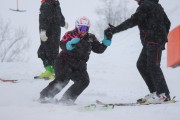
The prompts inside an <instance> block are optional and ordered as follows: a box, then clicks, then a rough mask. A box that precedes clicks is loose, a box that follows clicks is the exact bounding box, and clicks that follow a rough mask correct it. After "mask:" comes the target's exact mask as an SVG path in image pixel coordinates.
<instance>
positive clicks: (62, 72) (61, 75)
mask: <svg viewBox="0 0 180 120" xmlns="http://www.w3.org/2000/svg"><path fill="white" fill-rule="evenodd" d="M71 73H72V70H71V68H70V67H69V65H67V64H66V63H65V62H64V61H63V60H62V59H60V58H58V59H56V62H55V76H56V78H55V80H54V81H52V82H50V83H49V85H48V86H47V87H46V88H44V89H43V90H42V91H41V93H40V98H41V99H43V98H46V97H47V98H53V97H54V96H55V95H56V94H58V93H59V92H60V91H61V90H62V89H63V88H64V87H65V86H66V85H67V84H68V82H69V80H70V75H71Z"/></svg>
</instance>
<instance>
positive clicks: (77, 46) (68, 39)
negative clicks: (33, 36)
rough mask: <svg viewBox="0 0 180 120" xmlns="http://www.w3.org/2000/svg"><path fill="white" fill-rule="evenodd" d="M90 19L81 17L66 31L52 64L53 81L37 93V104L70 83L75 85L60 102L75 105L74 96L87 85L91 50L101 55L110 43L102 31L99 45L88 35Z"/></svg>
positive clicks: (95, 39) (94, 38)
mask: <svg viewBox="0 0 180 120" xmlns="http://www.w3.org/2000/svg"><path fill="white" fill-rule="evenodd" d="M89 28H90V20H89V19H88V18H87V17H81V18H79V19H77V20H76V22H75V29H74V30H72V31H69V32H67V33H66V34H65V35H64V37H63V38H62V40H61V43H60V47H61V49H62V51H61V52H60V54H59V55H58V57H57V59H56V61H55V80H54V81H52V82H50V83H49V85H48V86H47V87H46V88H44V89H43V90H42V91H41V93H40V101H47V100H48V99H49V98H53V97H54V96H55V95H56V94H58V93H59V92H60V91H61V90H62V89H63V88H64V87H65V86H66V85H67V84H68V83H69V81H70V79H71V80H72V81H73V82H74V84H73V85H72V86H71V87H70V88H69V89H68V90H67V91H66V92H65V93H64V95H63V96H62V98H61V99H60V102H61V103H64V104H68V105H71V104H74V102H75V100H76V99H77V97H78V96H79V95H80V94H81V93H82V92H83V91H84V89H85V88H86V87H87V86H88V85H89V75H88V73H87V63H86V62H87V61H88V59H89V55H90V53H91V51H93V52H95V53H103V52H104V51H105V50H106V48H107V47H108V46H110V44H111V38H112V35H111V34H110V35H109V34H108V33H107V32H106V31H105V35H104V39H103V41H102V43H100V42H99V41H98V40H97V38H96V37H95V35H93V34H91V33H89Z"/></svg>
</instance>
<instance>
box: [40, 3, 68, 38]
mask: <svg viewBox="0 0 180 120" xmlns="http://www.w3.org/2000/svg"><path fill="white" fill-rule="evenodd" d="M64 25H65V18H64V16H63V14H62V13H61V8H60V3H59V1H57V0H46V1H45V2H43V3H42V4H41V7H40V14H39V29H40V30H46V32H47V33H46V35H47V37H48V38H49V39H56V38H57V37H59V36H60V33H61V29H60V27H64Z"/></svg>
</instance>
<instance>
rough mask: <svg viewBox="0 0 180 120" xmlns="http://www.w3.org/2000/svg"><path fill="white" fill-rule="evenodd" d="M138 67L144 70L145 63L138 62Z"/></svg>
mask: <svg viewBox="0 0 180 120" xmlns="http://www.w3.org/2000/svg"><path fill="white" fill-rule="evenodd" d="M136 67H137V69H138V70H139V71H142V70H144V68H145V65H144V64H143V63H142V62H139V61H138V62H137V63H136Z"/></svg>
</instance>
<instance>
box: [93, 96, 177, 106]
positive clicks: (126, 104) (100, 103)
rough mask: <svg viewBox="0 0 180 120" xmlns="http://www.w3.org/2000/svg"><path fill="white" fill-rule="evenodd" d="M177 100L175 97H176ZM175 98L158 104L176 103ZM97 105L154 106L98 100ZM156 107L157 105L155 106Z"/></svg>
mask: <svg viewBox="0 0 180 120" xmlns="http://www.w3.org/2000/svg"><path fill="white" fill-rule="evenodd" d="M174 98H175V97H174ZM174 98H173V99H172V100H170V101H167V102H162V103H158V104H170V103H176V102H177V101H175V100H174ZM96 104H98V105H114V107H115V106H140V105H152V103H146V102H145V103H104V102H102V101H100V100H96ZM153 105H156V104H153Z"/></svg>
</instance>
